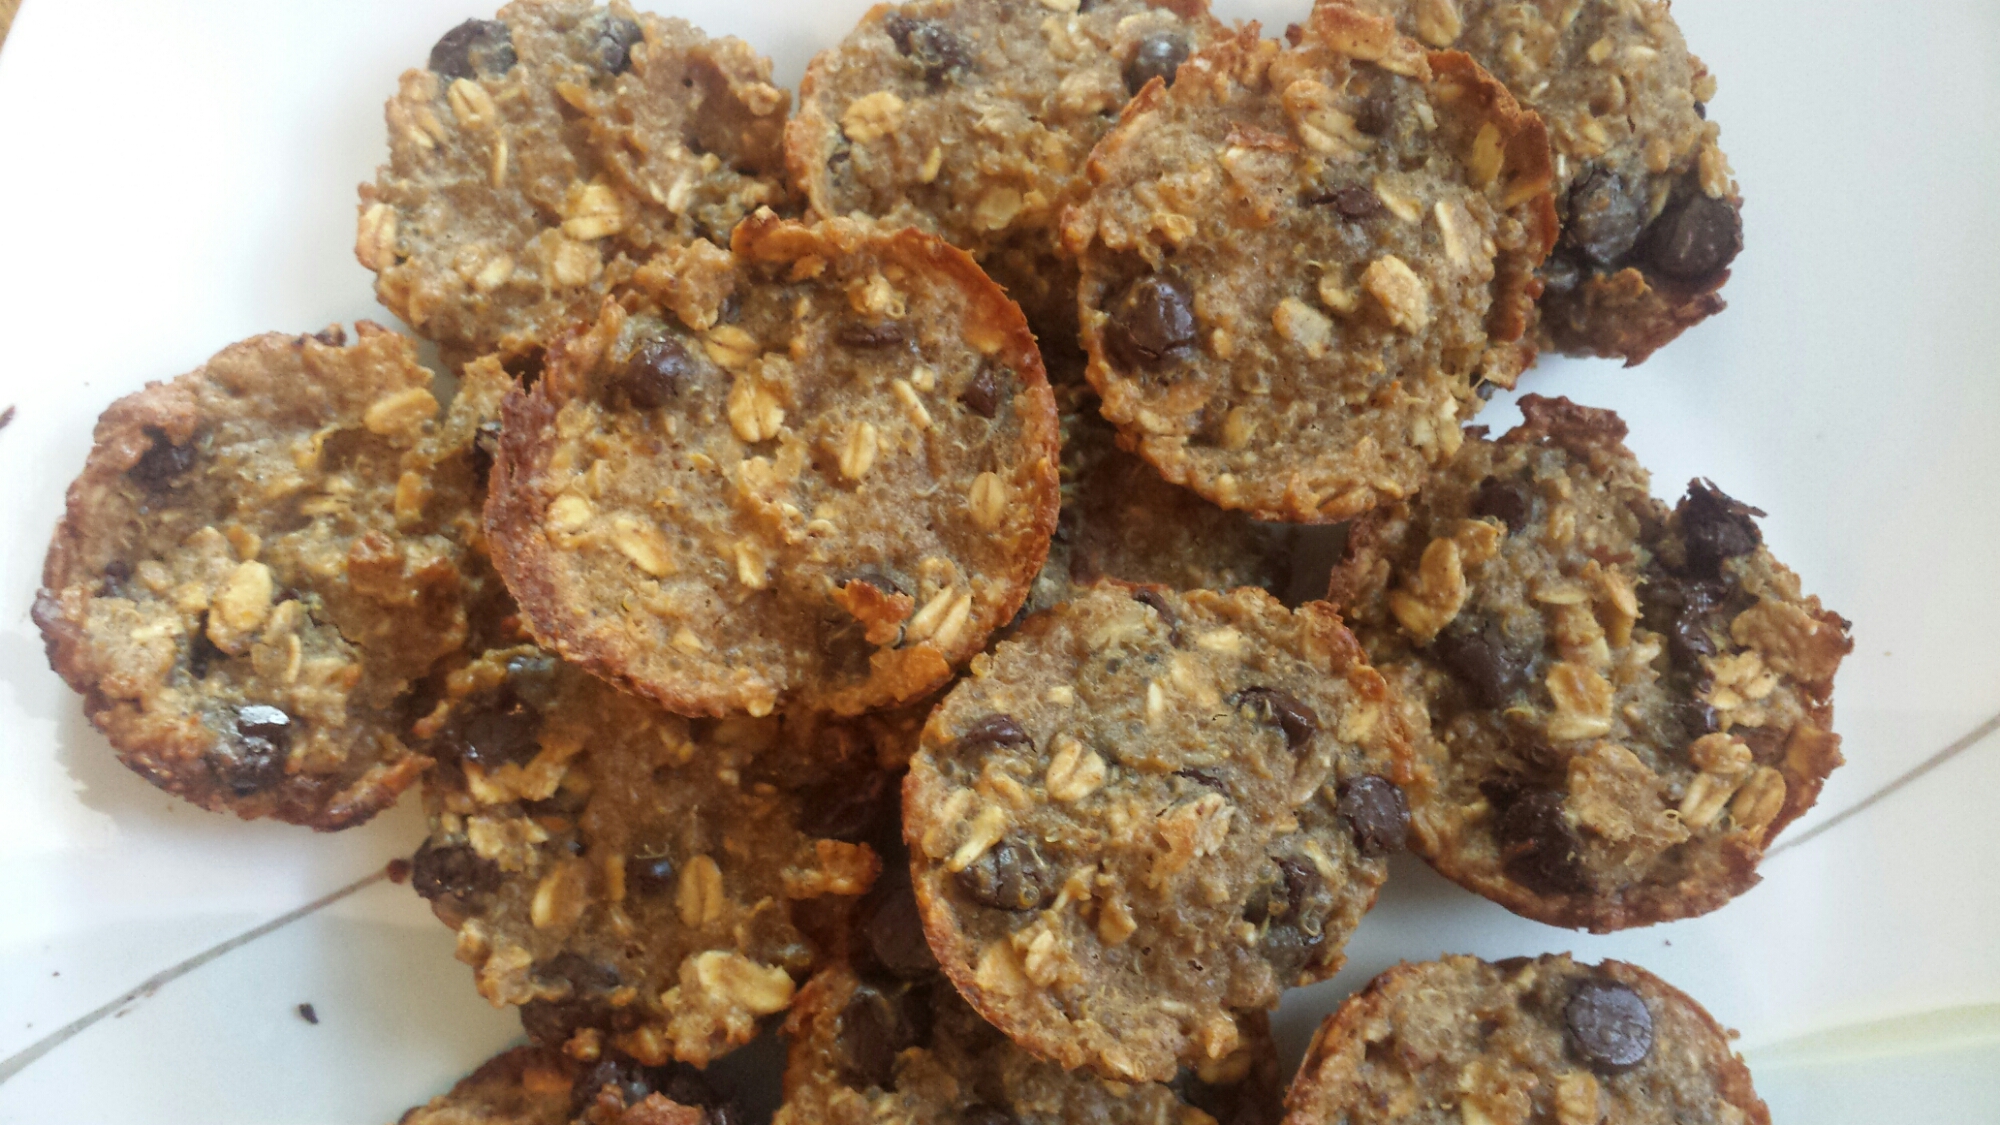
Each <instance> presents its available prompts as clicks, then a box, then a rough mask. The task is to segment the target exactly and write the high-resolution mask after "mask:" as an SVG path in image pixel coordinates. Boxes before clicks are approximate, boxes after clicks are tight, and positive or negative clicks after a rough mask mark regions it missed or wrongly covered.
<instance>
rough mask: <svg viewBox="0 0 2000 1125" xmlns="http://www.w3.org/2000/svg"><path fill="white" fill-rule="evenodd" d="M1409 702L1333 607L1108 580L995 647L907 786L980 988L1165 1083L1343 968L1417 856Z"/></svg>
mask: <svg viewBox="0 0 2000 1125" xmlns="http://www.w3.org/2000/svg"><path fill="white" fill-rule="evenodd" d="M1398 710H1399V708H1398V706H1397V705H1396V703H1395V702H1394V701H1393V699H1392V698H1391V697H1390V695H1389V691H1388V688H1387V685H1386V684H1385V683H1384V682H1383V680H1382V678H1381V677H1380V676H1378V675H1377V674H1376V673H1375V671H1374V670H1373V669H1371V668H1369V667H1368V666H1367V664H1365V663H1364V662H1363V661H1362V659H1361V654H1360V650H1359V646H1358V645H1356V644H1355V643H1354V640H1353V638H1352V637H1351V636H1349V635H1348V633H1347V631H1346V630H1345V629H1343V628H1341V626H1340V623H1339V619H1338V618H1337V617H1336V616H1335V615H1334V614H1333V613H1332V611H1331V610H1330V609H1329V608H1327V607H1326V606H1325V605H1323V604H1322V603H1310V604H1308V605H1307V606H1305V607H1303V608H1301V609H1299V610H1297V611H1289V610H1286V609H1285V608H1284V607H1283V606H1282V605H1280V604H1279V603H1278V602H1277V601H1276V600H1275V599H1273V598H1272V597H1270V595H1268V594H1265V593H1264V592H1263V591H1261V590H1256V589H1251V588H1245V589H1240V590H1237V591H1234V592H1232V593H1228V594H1219V593H1210V592H1204V591H1193V592H1189V593H1185V594H1177V593H1172V592H1169V591H1165V590H1162V589H1160V588H1158V587H1140V588H1133V587H1129V586H1125V585H1123V584H1117V583H1108V582H1107V583H1104V584H1102V585H1100V586H1098V587H1096V588H1095V589H1093V590H1091V591H1090V592H1088V593H1085V594H1083V595H1082V596H1080V597H1078V598H1076V599H1075V600H1073V601H1070V602H1067V603H1065V604H1063V605H1059V606H1057V607H1056V608H1054V609H1052V610H1049V611H1047V612H1046V613H1043V614H1038V615H1036V616H1035V617H1032V618H1030V619H1028V621H1027V622H1025V623H1024V624H1023V625H1022V626H1021V628H1020V631H1019V632H1018V633H1017V634H1016V635H1015V636H1014V637H1013V638H1012V639H1010V640H1006V641H1002V642H1001V643H1000V644H999V645H998V647H997V648H996V649H995V650H994V652H993V653H992V654H990V655H988V656H984V657H982V658H980V659H979V660H976V661H974V662H973V666H972V673H971V675H970V676H969V677H968V678H966V679H964V680H961V681H960V682H959V683H958V685H957V686H956V687H954V688H953V689H952V691H951V693H950V694H949V695H947V696H946V697H945V700H944V702H943V703H942V704H940V705H939V707H938V709H937V710H936V711H934V712H932V714H931V719H930V722H929V723H928V724H927V725H926V726H925V728H924V734H923V740H922V745H921V748H920V749H919V751H918V753H917V756H916V757H915V759H913V760H912V762H911V766H910V776H909V779H908V780H907V781H906V782H905V784H904V791H903V826H904V835H905V837H906V839H907V840H908V841H909V842H910V846H911V852H912V856H913V859H912V871H913V874H914V877H915V883H916V889H917V899H918V902H919V903H920V904H921V906H922V911H923V918H924V928H925V932H926V933H927V934H928V935H929V937H930V943H931V947H932V948H933V949H934V950H936V951H937V954H938V957H939V960H940V961H941V962H942V963H943V966H944V970H945V972H946V974H947V975H949V976H950V977H951V979H952V981H953V983H954V984H955V985H957V987H958V989H959V991H960V992H961V993H962V994H964V995H965V997H966V998H967V999H968V1000H969V1001H970V1002H971V1003H972V1005H973V1006H974V1007H975V1008H977V1009H978V1010H979V1012H980V1013H981V1014H982V1015H983V1016H985V1017H986V1018H987V1019H989V1020H991V1021H992V1022H993V1023H994V1024H995V1025H997V1026H998V1027H999V1028H1000V1029H1001V1030H1002V1031H1004V1032H1006V1033H1007V1035H1008V1036H1009V1037H1010V1038H1011V1039H1013V1040H1014V1041H1015V1042H1016V1043H1018V1044H1020V1045H1021V1046H1023V1047H1025V1048H1026V1049H1028V1050H1029V1051H1031V1052H1033V1053H1035V1054H1037V1055H1040V1056H1042V1057H1044V1058H1047V1059H1050V1060H1053V1061H1055V1062H1058V1063H1060V1064H1062V1065H1064V1066H1069V1067H1075V1066H1080V1065H1088V1066H1091V1067H1093V1068H1094V1069H1096V1070H1097V1071H1098V1072H1100V1073H1102V1074H1104V1075H1105V1076H1107V1077H1112V1078H1117V1079H1121V1080H1132V1079H1147V1080H1152V1081H1166V1080H1169V1079H1171V1078H1172V1077H1173V1076H1174V1074H1175V1072H1176V1069H1177V1068H1178V1067H1179V1066H1180V1065H1181V1064H1183V1063H1188V1064H1200V1063H1204V1062H1209V1061H1213V1060H1215V1059H1219V1058H1222V1057H1225V1056H1227V1055H1228V1054H1229V1053H1231V1052H1232V1051H1233V1050H1234V1049H1235V1047H1236V1045H1237V1043H1238V1042H1239V1041H1240V1038H1239V1037H1240V1026H1239V1020H1240V1018H1241V1017H1242V1015H1243V1013H1245V1012H1249V1011H1252V1010H1256V1009H1263V1008H1269V1007H1273V1006H1275V1005H1276V1004H1277V1002H1278V995H1279V993H1280V991H1281V990H1283V989H1285V988H1287V987H1290V986H1292V985H1296V984H1302V983H1308V982H1311V981H1315V980H1320V979H1322V978H1324V977H1327V976H1330V975H1331V974H1332V973H1333V972H1334V971H1335V970H1336V969H1338V968H1339V966H1340V964H1341V961H1342V956H1341V948H1342V945H1343V944H1344V942H1345V940H1346V937H1347V935H1348V933H1349V932H1350V931H1351V930H1352V929H1353V927H1354V925H1355V923H1356V922H1357V921H1358V920H1359V918H1360V916H1361V914H1362V913H1363V912H1364V911H1365V910H1366V909H1367V908H1368V907H1369V905H1370V904H1372V903H1373V901H1374V897H1375V891H1376V889H1377V887H1379V886H1380V884H1381V882H1382V878H1383V874H1384V870H1385V863H1384V860H1383V859H1382V858H1381V856H1382V853H1384V852H1386V851H1388V850H1389V849H1391V848H1393V847H1395V846H1399V845H1400V843H1401V835H1402V831H1403V827H1404V822H1405V819H1406V815H1407V814H1406V812H1405V810H1404V807H1403V804H1402V799H1401V796H1400V794H1399V793H1398V792H1397V790H1396V787H1395V784H1394V779H1395V778H1396V777H1397V776H1399V774H1400V773H1401V771H1403V770H1405V769H1406V768H1407V766H1408V762H1407V758H1406V755H1407V752H1408V747H1407V745H1406V743H1405V742H1404V740H1403V737H1402V734H1401V727H1402V722H1401V720H1400V719H1399V718H1398V717H1397V712H1398Z"/></svg>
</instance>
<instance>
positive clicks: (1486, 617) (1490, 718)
mask: <svg viewBox="0 0 2000 1125" xmlns="http://www.w3.org/2000/svg"><path fill="white" fill-rule="evenodd" d="M1521 409H1522V413H1523V414H1524V415H1525V416H1526V419H1527V421H1526V422H1525V423H1524V424H1523V425H1522V426H1520V427H1519V428H1518V429H1515V430H1513V431H1511V432H1509V433H1508V434H1507V435H1506V436H1504V437H1502V438H1500V439H1499V440H1498V441H1489V440H1486V439H1485V438H1483V437H1472V438H1469V439H1468V440H1467V441H1466V443H1465V445H1464V447H1463V448H1462V449H1460V450H1459V453H1458V456H1457V457H1455V458H1454V459H1453V460H1452V462H1451V463H1450V464H1448V465H1446V466H1445V467H1444V468H1442V469H1441V470H1440V471H1439V472H1438V474H1437V476H1436V477H1435V478H1434V479H1433V480H1432V481H1431V483H1430V484H1429V485H1427V486H1426V487H1425V489H1424V491H1423V492H1422V493H1421V494H1420V495H1419V497H1418V498H1417V499H1416V500H1415V501H1414V502H1412V503H1411V504H1409V505H1406V506H1397V507H1395V508H1385V509H1382V510H1381V511H1379V512H1377V513H1375V514H1373V515H1371V516H1369V517H1368V518H1367V519H1364V520H1362V521H1359V522H1357V524H1356V525H1355V530H1354V533H1353V536H1352V538H1351V539H1350V549H1351V551H1352V552H1353V557H1352V558H1351V560H1350V561H1349V562H1348V563H1347V564H1346V565H1345V566H1344V567H1343V568H1342V569H1341V570H1339V571H1337V572H1336V575H1335V582H1334V586H1335V589H1334V591H1333V594H1332V595H1331V597H1332V598H1333V600H1334V601H1335V602H1336V603H1337V604H1340V605H1341V606H1342V607H1343V610H1342V612H1343V613H1344V614H1345V615H1346V617H1347V619H1348V621H1349V622H1350V623H1351V625H1352V626H1353V628H1354V631H1355V633H1356V635H1357V636H1359V637H1360V638H1361V640H1362V643H1363V644H1365V645H1366V646H1367V648H1368V651H1369V654H1370V657H1371V659H1372V660H1373V661H1374V662H1375V664H1376V666H1377V667H1378V668H1380V669H1381V670H1382V674H1383V675H1385V676H1387V677H1388V678H1389V679H1390V681H1391V682H1393V683H1394V684H1396V686H1397V687H1398V688H1399V689H1401V691H1402V697H1403V698H1404V699H1405V700H1406V701H1407V702H1408V704H1409V706H1410V716H1409V717H1410V719H1411V722H1412V725H1413V726H1415V727H1417V728H1418V729H1419V730H1422V729H1424V728H1425V727H1426V726H1427V728H1428V734H1427V736H1426V737H1424V738H1421V739H1419V741H1418V744H1417V745H1418V754H1417V769H1416V774H1415V778H1414V780H1413V781H1412V783H1411V784H1410V785H1409V786H1407V787H1406V788H1407V791H1408V794H1409V798H1410V807H1411V813H1412V817H1413V821H1412V828H1413V831H1412V833H1411V837H1410V846H1411V847H1412V848H1413V849H1414V850H1416V851H1419V852H1421V853H1422V854H1423V855H1424V856H1425V857H1426V858H1427V859H1429V860H1430V862H1431V864H1432V866H1434V867H1436V868H1437V869H1438V870H1439V871H1440V872H1442V873H1443V874H1444V875H1445V876H1446V877H1448V878H1450V879H1452V880H1454V881H1456V882H1458V883H1460V884H1461V885H1463V886H1465V887H1467V888H1469V889H1471V890H1474V891H1477V892H1478V893H1480V894H1482V895H1485V896H1486V897H1488V898H1490V899H1493V900H1494V901H1496V902H1498V903H1500V904H1501V905H1503V906H1505V907H1507V908H1508V909H1509V910H1512V911H1515V912H1516V913H1519V914H1524V915H1526V916H1528V917H1530V918H1534V919H1537V920H1539V921H1543V922H1547V923H1550V924H1552V925H1558V926H1572V927H1578V928H1585V927H1587V928H1589V929H1591V930H1594V931H1598V932H1604V931H1609V930H1618V929H1624V928H1627V927H1630V926H1643V925H1647V924H1649V923H1652V922H1658V921H1666V920H1670V919H1675V918H1686V917H1690V916H1693V915H1696V914H1702V913H1706V912H1707V911H1710V910H1714V909H1715V908H1717V907H1719V906H1721V905H1722V904H1723V903H1725V902H1727V901H1728V900H1729V899H1730V898H1732V897H1734V896H1735V895H1737V894H1740V893H1742V892H1743V891H1745V890H1747V889H1748V888H1749V887H1751V886H1752V885H1754V884H1755V883H1756V882H1757V873H1756V868H1757V862H1758V860H1759V859H1760V858H1761V857H1762V855H1763V853H1764V849H1765V848H1767V847H1769V846H1770V843H1771V841H1772V840H1773V839H1774V838H1775V837H1776V836H1777V834H1778V832H1779V831H1780V830H1781V829H1783V828H1784V826H1785V825H1787V824H1789V823H1791V822H1792V820H1794V819H1796V818H1797V817H1798V816H1799V815H1800V814H1802V813H1804V812H1805V811H1806V810H1807V809H1808V808H1811V807H1812V803H1813V801H1814V799H1815V798H1816V797H1817V796H1818V795H1819V790H1820V786H1821V785H1822V784H1823V783H1824V782H1825V780H1826V776H1827V774H1828V773H1830V772H1831V771H1832V770H1833V769H1834V767H1836V766H1838V765H1839V764H1840V760H1841V759H1840V738H1839V736H1838V735H1836V734H1834V733H1833V731H1832V722H1833V706H1832V691H1833V676H1834V671H1835V669H1837V668H1838V667H1839V666H1840V661H1841V658H1842V657H1843V656H1844V655H1845V654H1846V653H1847V652H1848V650H1849V649H1851V648H1852V647H1853V642H1852V641H1851V640H1850V639H1849V638H1848V635H1847V622H1846V621H1844V620H1842V619H1841V618H1840V616H1839V615H1837V614H1834V613H1832V612H1829V611H1827V610H1826V609H1824V608H1823V607H1822V606H1821V605H1820V602H1819V599H1818V598H1815V597H1809V596H1807V595H1805V594H1804V593H1802V592H1801V591H1800V589H1799V579H1798V576H1797V575H1795V574H1793V573H1792V572H1791V571H1790V570H1787V569H1786V568H1785V567H1784V566H1783V565H1781V564H1780V563H1779V562H1778V561H1777V560H1776V559H1774V558H1772V557H1771V554H1770V552H1769V551H1768V550H1766V549H1765V548H1764V547H1763V546H1762V545H1761V542H1762V536H1761V534H1760V533H1759V531H1758V530H1757V525H1756V523H1755V522H1754V520H1753V519H1752V518H1751V517H1752V516H1754V515H1762V514H1763V513H1761V512H1758V511H1756V510H1755V509H1752V508H1748V507H1746V506H1743V505H1740V504H1738V503H1736V502H1735V501H1733V500H1731V499H1729V498H1728V497H1727V496H1725V495H1723V494H1722V493H1721V492H1720V491H1718V490H1716V489H1715V488H1714V486H1712V485H1709V484H1707V483H1706V482H1702V481H1696V482H1694V484H1692V485H1691V486H1690V488H1689V493H1688V496H1687V498H1686V499H1683V500H1682V501H1681V502H1680V504H1679V506H1678V507H1676V508H1675V509H1674V510H1673V511H1671V512H1669V511H1668V510H1667V508H1666V506H1665V505H1663V504H1661V503H1660V502H1658V501H1656V500H1654V499H1653V498H1652V496H1651V495H1650V494H1649V493H1648V491H1647V482H1648V478H1647V475H1646V471H1645V470H1644V469H1643V468H1641V467H1640V466H1639V464H1638V463H1637V462H1636V461H1635V460H1634V459H1633V457H1632V454H1631V452H1630V451H1629V450H1627V449H1626V448H1625V447H1624V445H1623V444H1621V439H1623V437H1624V435H1625V424H1624V423H1623V422H1621V421H1620V420H1619V419H1618V416H1617V415H1615V414H1612V413H1611V412H1609V411H1604V410H1592V409H1589V408H1587V407H1581V406H1577V405H1575V404H1573V403H1571V402H1569V401H1568V400H1566V399H1544V398H1541V397H1539V396H1535V395H1529V396H1526V397H1524V398H1523V399H1522V400H1521Z"/></svg>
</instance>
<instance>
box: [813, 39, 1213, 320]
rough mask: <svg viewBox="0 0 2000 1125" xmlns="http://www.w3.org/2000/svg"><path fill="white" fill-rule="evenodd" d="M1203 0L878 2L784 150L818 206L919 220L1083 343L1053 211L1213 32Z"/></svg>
mask: <svg viewBox="0 0 2000 1125" xmlns="http://www.w3.org/2000/svg"><path fill="white" fill-rule="evenodd" d="M1222 31H1223V29H1222V26H1221V25H1220V24H1218V23H1217V22H1216V21H1215V20H1214V19H1212V18H1211V17H1210V16H1209V15H1208V6H1207V4H1206V2H1205V0H1083V2H1081V3H1079V2H1078V0H917V2H915V3H909V4H902V5H897V6H894V7H891V6H888V5H877V6H876V7H875V8H873V9H870V11H869V12H868V14H867V15H865V16H863V17H862V19H861V23H860V25H859V26H857V27H856V28H855V29H854V31H853V32H851V33H849V35H848V36H847V38H846V39H844V40H842V41H841V43H840V44H839V45H838V46H835V47H832V48H830V49H828V50H825V51H822V52H820V53H819V55H818V56H817V57H815V58H814V59H813V62H812V65H811V66H810V67H808V68H807V70H806V76H805V81H804V82H803V83H802V84H801V85H800V87H799V113H798V116H797V117H796V118H795V119H794V120H793V121H792V123H791V124H790V125H788V126H787V127H786V131H785V156H786V162H787V164H788V165H789V167H790V168H791V172H792V177H793V179H794V180H795V181H796V182H797V183H798V184H800V185H801V187H802V188H803V189H804V191H805V194H806V197H807V199H808V201H809V202H810V203H811V206H812V209H813V212H814V213H815V214H817V215H820V216H824V217H832V216H838V215H866V216H872V217H874V218H878V219H880V220H882V221H883V222H884V223H885V224H886V225H889V226H913V227H917V228H919V229H921V230H927V231H930V232H932V233H934V234H937V235H939V236H940V237H942V238H943V239H944V240H945V241H947V242H949V243H951V244H952V245H954V246H958V247H961V248H963V249H965V250H969V251H971V252H972V255H973V257H975V258H977V259H978V260H979V262H980V264H981V265H982V266H984V267H985V269H986V271H987V272H988V273H990V274H992V275H993V278H994V279H995V280H996V281H998V282H1000V284H1001V285H1003V286H1005V287H1006V289H1007V294H1008V296H1010V297H1012V298H1014V299H1015V300H1016V301H1018V302H1020V304H1021V307H1022V308H1023V309H1024V310H1025V311H1026V313H1027V316H1028V323H1029V324H1030V326H1032V327H1033V328H1034V330H1035V332H1036V334H1037V335H1038V336H1040V337H1041V338H1042V345H1043V347H1044V348H1047V349H1051V350H1053V351H1056V352H1073V351H1074V350H1075V349H1076V267H1075V265H1074V264H1072V263H1069V262H1067V261H1065V260H1064V259H1063V258H1062V257H1061V256H1060V255H1059V253H1058V250H1057V245H1056V228H1057V224H1058V222H1059V221H1060V219H1061V215H1062V209H1063V208H1064V207H1065V206H1067V205H1069V204H1070V203H1073V202H1075V201H1077V200H1078V199H1079V198H1080V197H1081V196H1082V193H1083V190H1084V179H1083V168H1084V160H1085V158H1086V157H1087V156H1089V154H1090V149H1091V146H1092V145H1095V144H1096V143H1097V141H1098V138H1100V137H1102V136H1103V135H1104V133H1105V131H1106V130H1108V129H1109V128H1110V127H1111V124H1112V122H1113V121H1115V120H1116V119H1117V115H1118V111H1119V110H1120V109H1121V108H1123V106H1124V105H1125V103H1126V101H1127V100H1128V99H1129V98H1130V97H1131V96H1132V94H1133V93H1135V92H1137V91H1138V90H1139V89H1140V88H1142V87H1143V86H1144V85H1145V83H1146V82H1147V81H1148V80H1149V79H1151V78H1154V77H1157V78H1160V79H1161V80H1162V81H1163V82H1167V83H1171V82H1172V81H1173V76H1174V69H1175V67H1176V66H1177V65H1178V64H1179V62H1180V60H1182V59H1185V58H1186V57H1187V56H1188V54H1189V52H1190V51H1192V50H1195V49H1198V48H1200V47H1203V46H1206V45H1207V44H1208V43H1209V42H1211V41H1212V40H1213V39H1214V38H1215V37H1216V36H1218V35H1220V34H1222Z"/></svg>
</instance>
